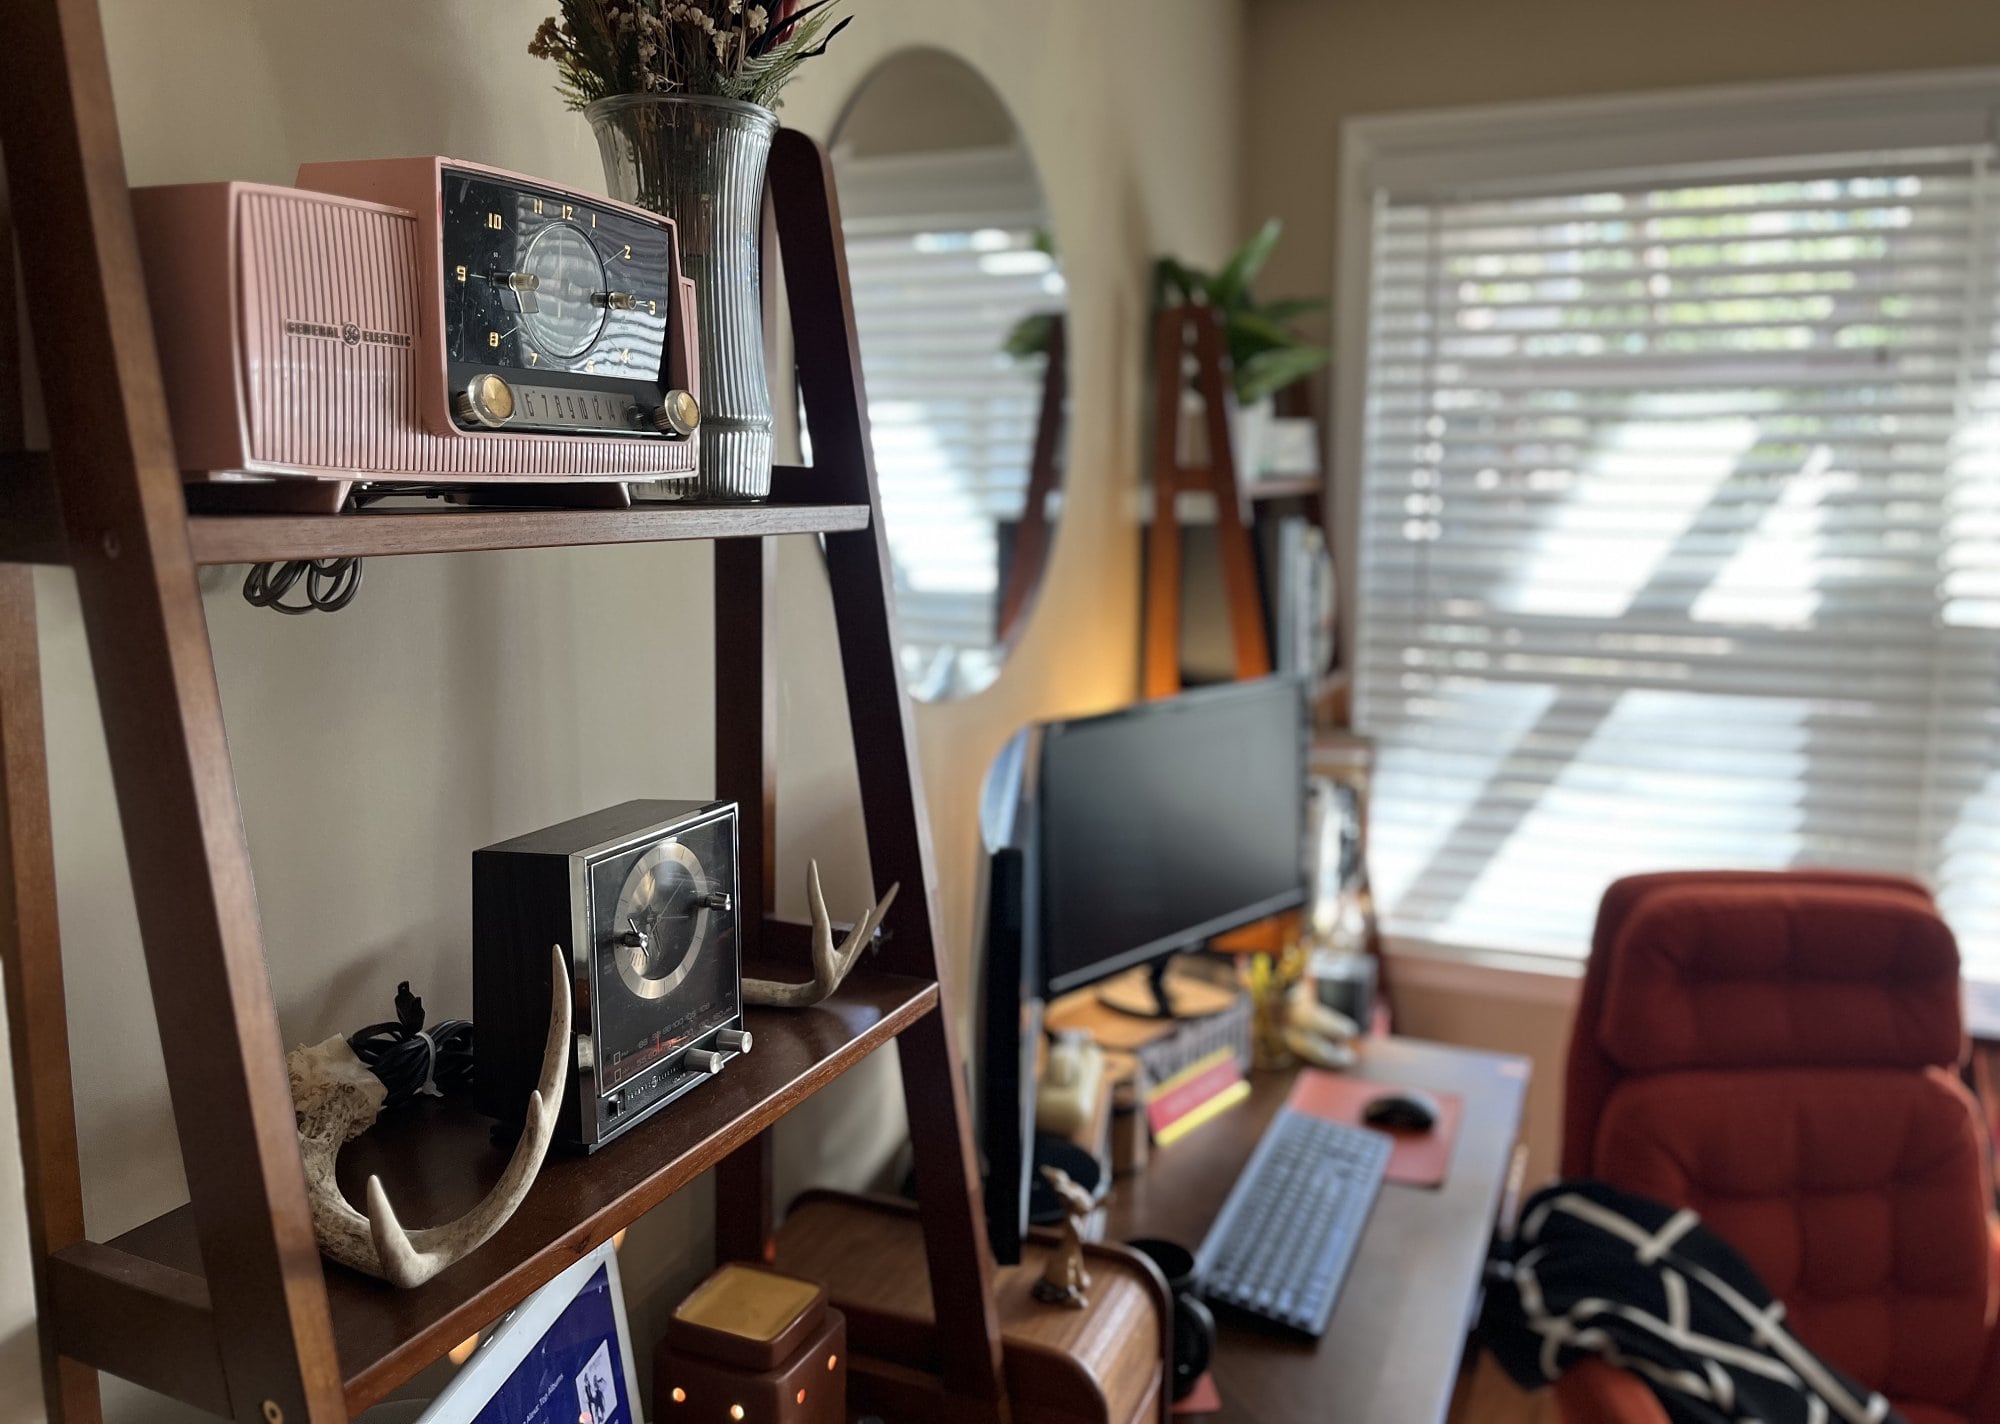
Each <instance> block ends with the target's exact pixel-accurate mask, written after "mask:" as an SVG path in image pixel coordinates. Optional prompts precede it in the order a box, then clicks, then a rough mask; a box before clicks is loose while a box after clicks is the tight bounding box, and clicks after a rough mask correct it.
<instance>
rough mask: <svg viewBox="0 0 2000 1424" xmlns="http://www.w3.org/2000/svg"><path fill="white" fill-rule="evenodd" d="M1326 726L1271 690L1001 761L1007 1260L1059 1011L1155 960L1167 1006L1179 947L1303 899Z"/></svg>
mask: <svg viewBox="0 0 2000 1424" xmlns="http://www.w3.org/2000/svg"><path fill="white" fill-rule="evenodd" d="M1309 730H1310V720H1309V715H1308V709H1307V702H1306V692H1305V688H1304V686H1303V684H1302V683H1301V682H1299V681H1297V680H1295V679H1291V678H1266V679H1262V680H1259V681H1256V682H1248V683H1230V684H1226V685H1223V686H1218V687H1209V688H1202V689H1199V690H1196V691H1192V692H1186V693H1183V694H1181V695H1180V696H1178V697H1172V698H1164V699H1161V700H1158V701H1154V702H1147V703H1143V704H1140V705H1138V706H1135V707H1130V708H1126V709H1123V710H1121V711H1117V712H1111V713H1106V714H1104V715H1102V716H1095V717H1084V718H1077V719H1074V720H1070V721H1061V722H1049V723H1044V724H1042V725H1039V726H1036V727H1031V728H1029V729H1028V730H1027V731H1025V732H1023V733H1022V734H1021V735H1020V736H1018V737H1016V738H1015V739H1014V740H1013V741H1012V742H1011V743H1010V744H1009V745H1008V746H1007V747H1006V748H1005V749H1004V750H1003V751H1002V752H1001V754H1000V757H999V758H998V759H997V760H996V762H995V764H994V768H993V771H992V772H991V774H990V775H989V777H988V780H987V785H986V789H985V799H984V806H983V808H982V820H983V824H984V830H985V835H986V844H987V851H988V855H989V861H988V870H989V874H988V880H987V904H986V926H987V934H986V965H985V974H984V976H983V980H984V989H985V1002H984V1005H983V1012H982V1014H981V1016H980V1028H981V1044H980V1052H979V1062H978V1072H979V1097H978V1101H979V1104H980V1137H981V1143H982V1147H983V1149H984V1153H985V1157H986V1165H987V1185H986V1201H987V1216H988V1227H989V1238H990V1240H991V1242H992V1245H993V1249H994V1252H995V1254H996V1256H997V1257H998V1258H999V1259H1000V1260H1001V1261H1002V1262H1012V1261H1015V1260H1018V1259H1019V1255H1020V1241H1021V1237H1022V1235H1023V1234H1024V1232H1025V1228H1026V1223H1027V1216H1028V1192H1029V1185H1030V1183H1031V1182H1032V1180H1033V1172H1034V1161H1033V1155H1034V1151H1033V1149H1034V1092H1035V1084H1034V1074H1033V1067H1032V1065H1033V1062H1034V1052H1035V1047H1036V1045H1035V1042H1034V1040H1035V1038H1036V1036H1037V1035H1038V1034H1039V1031H1040V1023H1041V1002H1042V1000H1043V999H1044V998H1046V997H1051V996H1054V995H1057V994H1063V993H1067V992H1069V991H1070V990H1072V989H1079V988H1083V987H1085V986H1087V985H1089V984H1092V983H1095V982H1097V981H1098V980H1101V979H1105V978H1108V977H1110V976H1111V975H1114V974H1117V973H1120V972H1121V971H1123V970H1126V969H1130V968H1133V967H1136V966H1140V965H1145V966H1148V967H1150V968H1153V969H1154V970H1155V971H1156V977H1155V980H1154V983H1155V993H1156V995H1158V994H1160V993H1161V992H1162V991H1161V989H1160V980H1159V978H1158V977H1157V972H1158V971H1159V970H1160V969H1163V968H1164V966H1165V963H1166V960H1167V957H1168V956H1169V955H1171V954H1172V953H1174V952H1175V951H1177V950H1184V949H1192V948H1196V947H1198V946H1200V945H1201V944H1203V943H1205V942H1206V941H1207V940H1209V939H1211V938H1213V937H1214V936H1216V935H1218V934H1221V933H1223V932H1224V931H1227V930H1231V929H1235V928H1237V927H1238V926H1240V925H1245V924H1249V923H1251V922H1253V921H1255V920H1259V919H1263V918H1266V917H1268V916H1270V915H1275V914H1278V913H1279V912H1281V911H1284V910H1287V909H1290V908H1292V907H1294V906H1296V905H1299V904H1301V903H1303V901H1304V899H1305V895H1306V866H1305V830H1306V814H1307V742H1308V737H1309ZM1162 1007H1165V1006H1164V1004H1163V1005H1162Z"/></svg>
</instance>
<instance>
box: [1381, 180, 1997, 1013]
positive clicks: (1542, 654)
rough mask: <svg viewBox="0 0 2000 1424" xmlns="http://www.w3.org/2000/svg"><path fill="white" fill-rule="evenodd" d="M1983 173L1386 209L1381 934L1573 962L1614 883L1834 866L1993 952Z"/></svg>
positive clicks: (1992, 248) (1990, 967)
mask: <svg viewBox="0 0 2000 1424" xmlns="http://www.w3.org/2000/svg"><path fill="white" fill-rule="evenodd" d="M1987 162H1988V159H1987V157H1986V155H1984V154H1970V155H1961V156H1950V155H1936V154H1932V155H1924V156H1923V157H1922V161H1917V160H1916V159H1914V158H1913V159H1912V161H1909V162H1907V163H1903V164H1900V165H1894V166H1884V167H1880V168H1873V169H1869V170H1865V171H1841V172H1806V171H1802V172H1801V173H1800V174H1799V175H1798V176H1794V177H1782V176H1781V177H1775V178H1769V179H1762V180H1756V181H1752V180H1747V179H1743V178H1738V177H1730V178H1728V179H1726V180H1725V179H1721V178H1718V179H1716V180H1715V181H1712V182H1706V183H1703V182H1695V181H1689V180H1687V179H1680V180H1679V181H1677V182H1676V183H1675V184H1673V185H1672V186H1664V185H1634V186H1629V187H1616V188H1599V189H1594V190H1592V191H1587V192H1570V193H1558V194H1552V195H1536V196H1527V197H1519V198H1511V199H1510V198H1485V197H1482V198H1479V199H1476V200H1474V199H1462V200H1449V201H1424V202H1413V201H1412V202H1405V201H1397V200H1394V199H1384V200H1383V201H1382V202H1381V204H1380V206H1379V208H1378V213H1377V220H1376V221H1377V228H1376V234H1375V245H1374V255H1373V278H1372V283H1371V287H1372V298H1371V300H1372V307H1371V313H1370V322H1371V326H1370V338H1369V374H1368V430H1367V447H1366V448H1367V454H1366V461H1365V465H1364V472H1363V491H1362V528H1361V538H1360V546H1361V547H1360V558H1361V571H1360V607H1359V613H1358V625H1357V626H1358V643H1359V648H1358V651H1357V669H1356V672H1357V678H1358V688H1357V692H1358V701H1357V721H1358V724H1359V725H1360V726H1361V728H1362V729H1363V730H1364V731H1367V732H1369V733H1371V734H1372V735H1374V736H1375V737H1376V738H1377V739H1378V772H1377V776H1376V779H1375V784H1374V794H1373V801H1372V807H1371V826H1370V844H1369V851H1370V859H1371V870H1372V873H1373V876H1374V882H1375V888H1376V894H1377V897H1378V901H1379V904H1380V906H1381V909H1382V912H1383V916H1384V922H1385V927H1386V928H1387V930H1388V931H1389V933H1391V934H1392V935H1400V936H1403V937H1406V938H1411V939H1417V940H1426V941H1432V942H1439V943H1448V944H1458V945H1467V946H1477V947H1486V948H1496V949H1520V950H1529V951H1538V952H1554V953H1560V954H1572V955H1580V954H1582V953H1584V952H1586V951H1587V949H1588V947H1589V936H1590V926H1591V921H1592V917H1593V914H1594V912H1595V909H1596V904H1597V899H1598V897H1599V895H1600V894H1601V893H1602V892H1603V889H1604V887H1605V885H1606V884H1607V883H1609V882H1610V881H1611V880H1613V879H1615V878H1616V877H1618V876H1620V875H1624V874H1629V873H1633V872H1638V871H1649V870H1664V869H1675V868H1691V867H1715V866H1728V867H1741V868H1777V867H1785V866H1794V865H1821V866H1847V867H1864V868H1873V869H1884V870H1892V871H1900V872H1904V873H1910V874H1915V875H1917V876H1920V877H1922V878H1923V879H1925V880H1926V881H1927V882H1929V883H1930V884H1931V885H1932V886H1933V887H1934V888H1935V889H1936V890H1937V891H1938V893H1939V896H1940V900H1941V904H1942V908H1943V910H1944V913H1945V914H1946V916H1947V918H1949V919H1950V920H1951V922H1952V924H1953V927H1954V928H1955V929H1956V930H1957V932H1958V935H1959V937H1960V940H1961V943H1962V946H1963V948H1964V950H1965V954H1966V959H1967V965H1968V969H1969V970H1970V971H1972V972H1974V973H1977V974H1979V975H1981V976H1982V977H1986V978H1993V979H2000V707H1997V706H1996V704H2000V309H1996V298H1995V291H1996V286H2000V239H1996V236H1995V232H1996V221H1995V219H1996V216H1997V215H1996V212H1995V209H1996V208H2000V181H1997V180H1996V179H1995V178H1994V177H1993V176H1992V174H1991V173H1990V172H1989V171H1988V168H1987Z"/></svg>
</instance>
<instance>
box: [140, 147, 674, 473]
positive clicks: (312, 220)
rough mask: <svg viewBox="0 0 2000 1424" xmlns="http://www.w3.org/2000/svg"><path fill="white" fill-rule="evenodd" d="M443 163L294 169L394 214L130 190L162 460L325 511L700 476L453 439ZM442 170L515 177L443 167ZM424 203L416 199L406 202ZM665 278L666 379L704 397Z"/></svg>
mask: <svg viewBox="0 0 2000 1424" xmlns="http://www.w3.org/2000/svg"><path fill="white" fill-rule="evenodd" d="M444 162H445V161H444V160H440V159H435V158H415V159H394V160H384V161H381V162H374V163H366V164H340V165H330V166H324V167H320V168H308V169H306V170H302V172H301V179H302V181H309V180H310V179H311V177H312V175H313V174H315V173H318V174H320V175H322V176H323V177H324V178H327V179H331V180H336V181H334V182H328V183H323V184H316V185H315V186H346V185H347V184H353V183H364V182H365V183H367V184H370V185H372V186H373V187H375V188H376V189H377V190H378V191H381V192H383V193H395V194H397V195H398V196H399V197H401V198H402V199H403V201H400V202H398V203H396V204H395V205H393V206H392V205H390V204H386V203H381V202H371V201H367V200H365V199H362V198H357V197H350V196H341V195H337V194H334V193H328V192H318V191H311V190H309V189H306V188H283V187H276V186H270V185H265V184H258V183H204V184H192V185H185V186H176V187H164V188H142V189H137V190H135V191H134V193H133V195H132V198H133V211H134V215H135V218H136V221H137V226H138V231H139V237H140V247H141V252H142V256H143V259H144V263H145V268H146V280H147V290H148V294H149V298H150V301H151V306H152V315H153V325H154V331H155V335H156V339H157V341H158V345H159V350H160V358H161V367H162V372H163V377H164V381H165V385H166V392H167V398H168V406H169V410H170V413H171V419H172V422H173V429H174V443H175V450H176V454H177V456H178V458H179V462H180V464H181V466H182V468H183V469H184V470H185V471H186V472H187V476H188V478H189V479H190V480H193V481H231V480H236V481H241V480H244V479H246V478H247V479H253V480H260V481H261V480H268V479H269V478H270V477H282V476H303V477H307V478H310V479H313V480H317V481H332V482H336V485H337V492H336V491H334V490H328V491H323V492H317V493H314V494H311V495H308V496H307V498H306V499H305V501H304V503H307V504H311V505H314V506H316V507H322V508H338V507H339V503H340V500H341V499H342V498H344V496H345V493H346V490H347V488H348V486H349V484H351V483H352V482H356V481H385V482H397V483H403V482H408V483H421V484H456V483H462V482H483V481H517V482H530V483H535V484H551V483H559V482H564V481H570V480H577V481H625V480H662V479H674V478H677V477H687V476H691V475H693V473H694V472H695V465H696V448H697V444H698V442H697V441H694V440H668V439H657V438H650V437H643V436H631V437H627V436H620V435H615V434H613V435H606V434H596V433H591V434H559V433H542V432H531V431H514V430H465V429H460V428H459V427H458V426H457V425H456V424H455V423H454V422H453V420H452V416H451V395H452V393H451V391H450V388H449V384H448V377H447V360H446V352H445V343H444V337H443V305H442V292H441V288H442V282H443V275H442V268H441V262H442V253H441V246H440V238H439V225H440V224H439V219H438V215H437V211H436V209H437V206H438V202H439V200H438V197H437V193H438V187H437V182H438V172H439V168H440V165H441V164H443V163H444ZM450 167H451V168H453V169H454V170H469V171H472V172H475V173H480V174H486V175H491V176H494V177H497V178H502V179H512V178H513V175H508V174H502V173H499V172H498V171H497V170H492V169H479V168H477V167H476V166H475V165H470V164H461V163H457V162H456V161H452V162H451V163H450ZM342 180H344V181H342ZM515 181H519V182H522V183H534V182H536V180H531V179H519V180H515ZM538 186H546V185H538ZM422 194H428V195H429V196H428V198H427V199H425V200H423V201H424V206H422V207H416V206H415V202H416V200H417V199H418V196H419V195H422ZM590 201H591V203H592V204H593V205H594V206H596V207H598V208H601V209H607V210H608V209H613V208H622V207H623V205H621V204H614V203H611V202H610V201H609V200H607V199H602V198H592V199H591V200H590ZM413 208H414V210H413ZM630 211H633V212H637V211H638V210H637V209H632V210H630ZM640 216H642V217H643V218H645V220H646V221H648V222H650V223H655V224H657V223H659V222H660V219H659V218H658V217H657V216H655V215H652V214H644V213H641V214H640ZM672 278H673V280H672V283H671V286H670V288H669V290H674V291H678V292H679V293H680V302H679V303H678V307H679V310H677V311H674V312H673V313H672V319H671V320H670V322H669V325H668V340H667V356H666V361H665V363H664V364H665V366H666V368H667V369H665V370H664V371H662V372H661V376H662V379H663V380H666V381H668V382H670V383H671V384H672V385H674V386H679V387H682V388H684V389H688V390H691V391H697V392H698V389H699V388H698V384H697V375H698V373H697V360H696V356H695V347H694V331H695V324H694V292H693V283H692V282H690V281H688V280H687V279H686V278H685V277H683V276H681V274H680V272H679V263H678V254H677V253H676V254H675V260H674V262H673V272H672ZM295 492H296V493H299V494H305V493H306V492H305V491H304V490H296V491H295ZM329 499H330V500H331V503H327V502H326V501H328V500H329ZM279 502H288V501H285V500H284V499H283V498H282V497H281V498H280V501H279Z"/></svg>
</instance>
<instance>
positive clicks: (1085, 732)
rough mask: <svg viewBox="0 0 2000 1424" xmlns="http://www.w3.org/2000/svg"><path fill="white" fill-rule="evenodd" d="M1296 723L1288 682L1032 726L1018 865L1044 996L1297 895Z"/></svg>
mask: <svg viewBox="0 0 2000 1424" xmlns="http://www.w3.org/2000/svg"><path fill="white" fill-rule="evenodd" d="M1307 732H1308V723H1307V713H1306V699H1305V690H1304V687H1303V686H1302V685H1301V684H1300V683H1298V682H1296V681H1293V680H1291V679H1289V678H1267V679H1264V680H1262V681H1259V682H1251V683H1230V684H1226V685H1223V686H1220V687H1212V688H1204V689H1202V690H1199V691H1195V692H1188V693H1183V694H1182V695H1181V696H1179V697H1171V698H1164V699H1161V700H1159V701H1156V702H1147V703H1143V704H1141V705H1139V706H1137V707H1132V708H1128V709H1126V710H1124V711H1120V712H1113V713H1109V714H1107V715H1105V716H1101V717H1087V718H1083V719H1081V720H1078V721H1071V722H1056V723H1051V724H1049V725H1048V726H1047V727H1045V728H1043V730H1042V736H1041V751H1040V757H1039V766H1038V768H1037V776H1036V782H1035V786H1034V788H1033V791H1032V802H1033V806H1034V818H1035V825H1034V836H1035V844H1034V846H1033V862H1034V874H1035V876H1036V879H1037V881H1038V888H1039V896H1038V899H1039V915H1040V921H1041V923H1040V937H1041V946H1040V948H1041V955H1040V957H1041V966H1042V976H1043V981H1044V986H1045V988H1046V989H1047V991H1048V993H1049V994H1050V995H1052V996H1053V995H1056V994H1065V993H1068V992H1069V991H1070V990H1072V989H1080V988H1082V987H1084V986H1085V985H1087V984H1092V983H1095V982H1096V981H1097V980H1100V979H1104V978H1107V977H1108V976H1110V975H1113V974H1116V973H1118V972H1120V971H1121V970H1125V969H1129V968H1132V967H1134V966H1135V965H1142V964H1146V965H1150V964H1163V963H1164V962H1165V959H1166V956H1167V955H1169V954H1171V953H1173V952H1174V951H1175V950H1182V949H1191V948H1194V947H1197V946H1199V945H1201V944H1203V943H1205V942H1207V941H1208V940H1210V939H1212V938H1213V937H1215V936H1216V935H1219V934H1221V933H1223V932H1224V931H1226V930H1232V929H1235V928H1237V927H1238V926H1240V925H1246V924H1249V923H1251V922H1252V921H1255V920H1260V919H1265V918H1267V917H1269V916H1271V915H1275V914H1277V913H1279V912H1280V911H1283V910H1287V909H1290V908H1292V907H1294V906H1296V905H1298V904H1300V903H1302V902H1303V901H1304V899H1305V890H1306V874H1305V849H1304V848H1305V828H1306V804H1307V797H1306V786H1307V771H1306V754H1307Z"/></svg>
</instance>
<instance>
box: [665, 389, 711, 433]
mask: <svg viewBox="0 0 2000 1424" xmlns="http://www.w3.org/2000/svg"><path fill="white" fill-rule="evenodd" d="M653 424H654V425H655V426H656V427H657V428H658V429H659V431H660V433H661V434H662V435H676V436H679V437H680V438H681V439H683V440H685V439H687V437H688V436H690V435H692V434H694V432H695V427H697V426H699V425H700V424H701V402H700V401H698V400H696V399H695V398H694V393H693V392H692V391H668V392H667V399H666V402H665V403H664V404H663V405H661V406H660V408H659V409H658V410H656V411H654V412H653Z"/></svg>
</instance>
